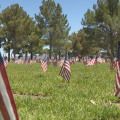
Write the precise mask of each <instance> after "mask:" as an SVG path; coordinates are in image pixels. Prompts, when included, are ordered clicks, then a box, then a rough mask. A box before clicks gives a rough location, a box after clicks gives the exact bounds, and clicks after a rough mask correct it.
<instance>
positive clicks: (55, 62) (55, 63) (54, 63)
mask: <svg viewBox="0 0 120 120" xmlns="http://www.w3.org/2000/svg"><path fill="white" fill-rule="evenodd" d="M52 63H53V66H54V67H55V68H56V67H57V60H56V59H54V60H53V61H52Z"/></svg>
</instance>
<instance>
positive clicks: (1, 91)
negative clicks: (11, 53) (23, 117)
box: [0, 56, 19, 120]
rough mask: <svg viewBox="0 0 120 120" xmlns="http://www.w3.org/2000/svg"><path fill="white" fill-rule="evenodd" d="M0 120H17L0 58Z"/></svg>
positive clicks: (15, 109) (10, 91) (0, 58)
mask: <svg viewBox="0 0 120 120" xmlns="http://www.w3.org/2000/svg"><path fill="white" fill-rule="evenodd" d="M0 120H19V118H18V113H17V108H16V105H15V102H14V98H13V94H12V90H11V87H10V84H9V80H8V77H7V73H6V70H5V67H4V63H3V60H2V57H1V56H0Z"/></svg>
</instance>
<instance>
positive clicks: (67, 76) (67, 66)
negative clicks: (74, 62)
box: [59, 60, 71, 82]
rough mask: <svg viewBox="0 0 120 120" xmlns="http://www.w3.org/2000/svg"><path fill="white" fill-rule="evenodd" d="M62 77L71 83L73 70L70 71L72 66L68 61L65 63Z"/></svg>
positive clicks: (61, 73) (61, 72)
mask: <svg viewBox="0 0 120 120" xmlns="http://www.w3.org/2000/svg"><path fill="white" fill-rule="evenodd" d="M59 75H60V76H62V77H63V78H64V79H65V80H66V81H67V82H69V80H70V77H71V70H70V64H69V62H68V61H66V60H65V61H64V64H63V66H62V68H61V71H60V74H59Z"/></svg>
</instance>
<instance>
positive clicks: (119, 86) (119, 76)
mask: <svg viewBox="0 0 120 120" xmlns="http://www.w3.org/2000/svg"><path fill="white" fill-rule="evenodd" d="M114 92H115V96H116V97H118V98H120V60H119V61H117V66H116V78H115V90H114Z"/></svg>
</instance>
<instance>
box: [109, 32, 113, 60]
mask: <svg viewBox="0 0 120 120" xmlns="http://www.w3.org/2000/svg"><path fill="white" fill-rule="evenodd" d="M110 50H111V59H113V58H114V36H113V33H112V32H111V33H110Z"/></svg>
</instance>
